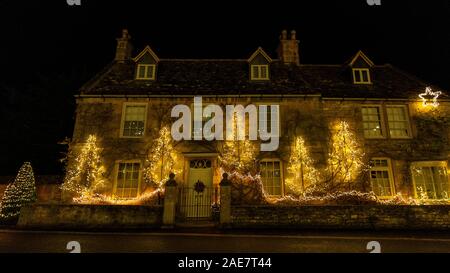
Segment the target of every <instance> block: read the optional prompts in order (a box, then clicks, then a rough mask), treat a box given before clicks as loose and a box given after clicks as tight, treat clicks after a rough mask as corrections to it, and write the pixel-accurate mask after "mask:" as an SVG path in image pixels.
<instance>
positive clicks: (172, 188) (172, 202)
mask: <svg viewBox="0 0 450 273" xmlns="http://www.w3.org/2000/svg"><path fill="white" fill-rule="evenodd" d="M177 196H178V188H177V182H176V181H175V174H173V173H171V174H170V175H169V180H168V181H167V182H166V184H165V194H164V211H163V227H165V228H173V227H174V225H175V216H176V205H177Z"/></svg>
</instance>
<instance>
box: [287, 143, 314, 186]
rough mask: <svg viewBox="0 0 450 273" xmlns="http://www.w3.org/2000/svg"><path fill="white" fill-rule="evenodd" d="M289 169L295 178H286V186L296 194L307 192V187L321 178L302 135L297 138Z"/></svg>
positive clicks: (292, 150)
mask: <svg viewBox="0 0 450 273" xmlns="http://www.w3.org/2000/svg"><path fill="white" fill-rule="evenodd" d="M288 171H289V173H290V174H292V175H293V178H291V179H286V186H287V187H288V188H289V190H290V191H291V192H293V193H295V194H301V193H305V190H306V188H307V187H309V186H310V185H313V184H316V183H317V182H318V181H319V180H320V178H319V172H318V171H317V169H316V168H314V161H313V160H312V159H311V157H310V155H309V151H308V148H307V147H306V145H305V140H304V139H303V138H302V137H296V138H295V141H294V145H293V147H292V149H291V156H290V160H289V166H288Z"/></svg>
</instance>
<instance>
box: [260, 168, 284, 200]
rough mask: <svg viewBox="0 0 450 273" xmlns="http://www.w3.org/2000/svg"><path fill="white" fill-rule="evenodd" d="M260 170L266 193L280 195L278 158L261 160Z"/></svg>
mask: <svg viewBox="0 0 450 273" xmlns="http://www.w3.org/2000/svg"><path fill="white" fill-rule="evenodd" d="M260 172H261V180H262V182H263V186H264V191H265V192H266V193H267V194H268V195H275V196H276V195H278V196H280V195H282V186H281V162H280V161H279V160H267V161H266V160H264V161H261V162H260Z"/></svg>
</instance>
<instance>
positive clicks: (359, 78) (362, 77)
mask: <svg viewBox="0 0 450 273" xmlns="http://www.w3.org/2000/svg"><path fill="white" fill-rule="evenodd" d="M353 83H355V84H370V83H372V82H371V80H370V71H369V69H368V68H353Z"/></svg>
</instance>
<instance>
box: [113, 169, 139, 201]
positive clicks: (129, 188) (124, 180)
mask: <svg viewBox="0 0 450 273" xmlns="http://www.w3.org/2000/svg"><path fill="white" fill-rule="evenodd" d="M140 170H141V164H140V163H137V162H132V163H119V166H118V172H117V181H116V187H115V191H114V197H116V198H120V199H130V198H136V197H137V196H138V195H139V179H140Z"/></svg>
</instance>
